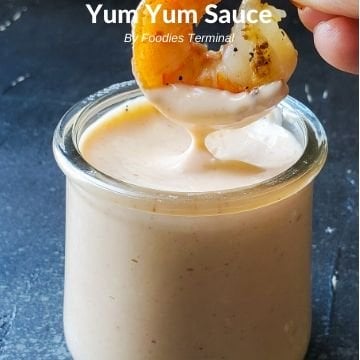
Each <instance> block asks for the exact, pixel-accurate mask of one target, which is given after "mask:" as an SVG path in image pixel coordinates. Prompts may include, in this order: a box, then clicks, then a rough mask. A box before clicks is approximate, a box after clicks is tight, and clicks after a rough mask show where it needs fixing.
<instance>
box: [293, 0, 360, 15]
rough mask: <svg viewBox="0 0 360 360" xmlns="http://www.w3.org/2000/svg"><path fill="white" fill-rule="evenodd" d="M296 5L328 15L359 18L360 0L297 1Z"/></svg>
mask: <svg viewBox="0 0 360 360" xmlns="http://www.w3.org/2000/svg"><path fill="white" fill-rule="evenodd" d="M294 3H295V4H298V5H301V6H304V7H305V6H308V7H310V8H312V9H316V10H319V11H321V12H323V13H326V14H333V15H342V16H346V17H350V18H354V19H357V18H358V17H359V2H358V0H295V1H294Z"/></svg>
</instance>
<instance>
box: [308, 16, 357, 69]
mask: <svg viewBox="0 0 360 360" xmlns="http://www.w3.org/2000/svg"><path fill="white" fill-rule="evenodd" d="M358 31H359V30H358V22H357V21H356V20H352V19H348V18H344V17H336V18H332V19H330V20H327V21H322V22H320V23H318V24H317V25H316V26H315V27H314V29H313V32H314V42H315V47H316V49H317V51H318V52H319V54H320V55H321V56H322V57H323V59H324V60H325V61H327V62H328V63H329V64H330V65H332V66H334V67H336V68H337V69H339V70H342V71H345V72H349V73H352V74H358V73H359V33H358Z"/></svg>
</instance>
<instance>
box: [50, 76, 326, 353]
mask: <svg viewBox="0 0 360 360" xmlns="http://www.w3.org/2000/svg"><path fill="white" fill-rule="evenodd" d="M141 96H142V93H141V92H140V90H138V89H137V86H136V84H135V83H133V82H127V83H122V84H116V85H114V86H112V87H110V88H108V89H104V90H102V91H100V92H99V93H97V94H95V95H93V96H90V97H89V98H87V99H85V100H84V101H82V102H80V103H78V104H77V105H75V106H74V107H73V108H72V109H70V110H69V112H68V113H67V114H65V116H64V117H63V119H62V120H61V122H60V124H59V125H58V127H57V129H56V132H55V136H54V153H55V157H56V160H57V162H58V164H59V166H60V167H61V169H62V170H63V172H64V173H65V175H66V182H67V188H66V189H67V198H66V259H65V262H66V271H65V299H64V325H65V334H66V340H67V344H68V347H69V349H70V351H71V353H72V355H73V357H74V359H75V360H99V359H104V360H119V359H121V360H201V359H211V360H238V359H244V360H300V359H303V357H304V356H305V353H306V349H307V346H308V342H309V337H310V328H311V232H312V225H311V224H312V193H313V180H314V178H315V177H316V175H317V174H318V173H319V172H320V170H321V169H322V167H323V165H324V162H325V159H326V155H327V141H326V136H325V133H324V130H323V128H322V126H321V125H320V123H319V121H318V120H317V118H316V117H315V116H314V114H313V113H311V112H310V111H309V110H308V109H307V108H306V107H305V106H304V105H302V104H301V103H299V102H298V101H296V100H294V99H293V98H290V97H288V98H286V99H285V100H284V101H283V102H282V103H280V104H279V105H278V107H279V108H280V109H281V110H282V113H283V114H284V115H283V116H284V119H283V126H284V127H286V128H287V129H288V130H289V131H291V132H292V133H293V134H294V136H295V137H296V138H297V139H298V140H299V142H300V143H302V144H303V146H304V153H303V155H302V157H301V159H300V160H299V161H297V162H296V164H295V165H293V166H292V167H291V168H289V169H288V170H286V171H284V172H282V173H281V174H279V175H277V176H276V177H274V178H271V179H269V180H267V181H263V182H261V183H259V184H256V185H253V186H247V187H246V188H237V189H231V190H226V191H216V192H204V193H199V192H197V193H186V192H169V191H160V190H153V189H149V188H144V187H139V186H135V185H133V184H130V183H125V182H122V181H119V180H116V179H114V178H112V177H110V176H108V175H105V174H104V173H102V172H100V171H99V170H97V169H95V168H93V167H92V166H91V165H90V164H88V163H87V162H86V161H85V160H84V159H83V157H82V155H81V152H80V151H79V141H80V139H81V136H82V134H83V133H84V131H85V130H86V129H87V128H88V127H89V126H90V125H92V124H93V123H95V122H96V121H97V120H98V119H99V118H100V117H101V116H103V115H104V114H106V113H107V112H109V111H111V110H112V109H113V108H114V107H116V106H118V105H119V104H122V103H125V102H127V101H129V100H131V99H136V98H138V97H141Z"/></svg>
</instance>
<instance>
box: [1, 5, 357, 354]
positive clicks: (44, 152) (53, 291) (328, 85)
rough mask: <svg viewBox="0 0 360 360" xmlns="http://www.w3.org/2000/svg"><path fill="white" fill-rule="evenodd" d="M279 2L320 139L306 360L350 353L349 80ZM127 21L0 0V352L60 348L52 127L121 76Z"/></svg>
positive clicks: (60, 183) (353, 135)
mask: <svg viewBox="0 0 360 360" xmlns="http://www.w3.org/2000/svg"><path fill="white" fill-rule="evenodd" d="M92 3H94V2H92ZM135 3H136V1H134V2H133V1H115V0H114V1H104V4H105V5H108V6H112V7H115V8H125V7H130V6H132V7H135ZM236 3H237V1H230V0H228V1H224V5H225V6H228V7H229V8H235V7H236ZM279 3H280V4H281V3H282V6H285V7H286V8H287V9H288V10H289V17H288V19H287V20H286V24H285V25H284V27H285V28H286V29H287V31H288V32H289V33H290V34H291V37H292V38H293V40H294V42H295V45H296V47H297V48H298V50H299V53H300V57H299V61H300V63H299V66H298V69H297V72H296V74H295V75H294V77H293V78H292V80H291V94H292V95H293V96H294V97H296V98H298V99H299V100H301V101H303V102H304V103H305V104H306V105H308V106H309V107H311V108H312V109H313V110H314V112H315V113H316V114H317V115H318V116H319V118H320V119H321V121H322V123H323V124H324V126H325V128H326V130H327V133H328V137H329V144H330V154H329V159H328V163H327V166H326V168H325V169H324V171H323V172H322V173H321V175H320V176H319V178H318V180H317V182H316V195H315V210H314V245H313V250H314V253H313V254H314V255H313V274H314V276H313V284H314V285H313V315H314V316H313V336H312V341H311V346H310V350H309V355H308V358H307V359H319V360H327V359H335V360H337V359H339V360H353V359H358V233H357V229H358V202H357V198H358V194H357V188H358V185H357V184H358V165H357V164H358V160H357V159H358V113H357V108H358V85H357V84H358V81H357V77H355V76H351V75H347V74H343V73H341V72H339V71H337V70H334V69H332V68H330V67H329V66H327V65H326V64H325V63H324V62H323V61H322V60H321V59H320V58H319V57H318V56H317V54H316V52H315V50H314V48H313V44H312V38H311V34H310V33H308V32H307V31H306V30H304V29H303V28H302V26H301V25H300V24H299V21H298V19H297V16H296V12H295V11H294V10H293V9H291V7H290V6H289V5H288V3H287V1H277V4H279ZM131 4H132V5H131ZM20 15H21V16H20ZM19 16H20V18H19ZM220 30H223V29H220ZM129 31H130V26H129V25H124V26H119V25H104V24H98V25H92V24H91V21H90V15H89V13H88V12H87V10H86V9H85V6H84V3H83V2H81V1H72V0H62V1H60V0H52V1H48V0H1V2H0V359H1V360H22V359H25V360H50V359H51V360H52V359H54V360H68V359H70V356H69V354H68V353H67V351H66V346H65V344H64V339H63V335H62V288H63V270H64V266H63V263H64V178H63V176H62V174H61V172H60V170H58V168H57V166H56V164H55V162H54V160H53V156H52V151H51V141H52V133H53V130H54V128H55V126H56V124H57V122H58V121H59V119H60V117H61V115H62V114H63V113H64V112H65V111H66V109H67V108H68V107H69V106H70V105H72V104H73V103H75V102H77V101H78V100H80V99H81V98H83V97H85V96H86V95H88V94H90V93H93V92H95V91H96V90H98V89H101V88H104V87H106V86H108V85H110V84H112V83H115V82H120V81H123V80H128V79H129V78H130V77H131V72H130V56H131V49H130V47H129V46H126V45H124V43H123V41H122V39H123V35H124V33H125V32H129ZM204 31H205V29H204ZM210 31H211V32H216V31H217V29H216V28H214V26H213V27H212V28H211V29H210ZM329 41H331V39H329ZM327 95H328V96H327ZM335 282H336V284H335ZM334 285H336V286H334ZM104 360H106V359H104ZM169 360H171V359H169ZM187 360H196V359H187ZM234 360H238V359H234ZM244 360H246V359H244Z"/></svg>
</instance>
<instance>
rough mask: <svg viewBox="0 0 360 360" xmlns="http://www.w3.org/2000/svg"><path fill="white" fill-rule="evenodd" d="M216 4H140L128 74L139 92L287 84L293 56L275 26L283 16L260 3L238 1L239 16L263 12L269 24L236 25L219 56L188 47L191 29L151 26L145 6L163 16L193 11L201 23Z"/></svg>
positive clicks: (207, 0) (213, 0) (205, 0)
mask: <svg viewBox="0 0 360 360" xmlns="http://www.w3.org/2000/svg"><path fill="white" fill-rule="evenodd" d="M219 2H220V0H142V1H141V3H140V5H139V7H138V18H137V22H136V23H134V24H133V38H134V43H133V72H134V75H135V77H136V79H137V81H138V83H139V85H140V86H141V87H142V88H143V89H154V88H159V87H163V86H166V85H170V84H185V85H193V86H201V87H209V88H215V89H219V90H226V91H230V92H233V93H240V92H243V91H250V90H252V89H254V88H257V87H259V86H261V85H265V84H268V83H271V82H274V81H283V82H287V81H288V80H289V78H290V76H291V75H292V73H293V72H294V70H295V67H296V63H297V51H296V50H295V49H294V46H293V44H292V42H291V41H290V39H289V38H288V36H287V35H286V34H285V32H284V31H283V30H282V29H280V28H279V26H278V23H279V22H280V21H281V19H282V17H284V16H285V13H284V12H283V11H281V10H278V9H276V8H275V7H273V6H270V5H268V4H267V3H262V2H261V0H243V2H242V4H241V7H240V10H243V11H248V10H250V9H255V10H257V14H259V13H260V12H261V11H263V10H268V11H270V12H271V14H272V19H271V22H270V23H262V22H260V21H258V22H257V23H256V24H250V23H238V24H235V25H234V27H233V29H232V34H233V41H232V42H230V43H228V44H225V45H223V46H222V47H221V48H220V50H219V51H217V52H215V51H210V50H208V48H207V46H206V45H203V44H198V43H193V42H191V41H190V37H189V34H191V33H193V32H194V29H193V25H192V24H187V23H170V24H168V23H165V22H163V21H161V19H159V21H158V22H157V23H156V24H154V23H152V21H151V15H150V13H149V12H148V10H147V7H146V5H150V6H151V7H156V6H158V5H159V4H160V5H162V9H163V10H172V9H177V10H179V9H182V10H190V9H194V10H195V11H196V12H197V14H198V17H197V18H198V19H201V18H202V17H203V16H204V14H205V9H206V6H207V5H209V4H217V3H219ZM144 34H147V35H155V36H156V35H160V36H162V35H166V34H172V35H178V36H182V37H183V39H184V41H183V42H180V41H177V42H149V41H146V40H144V38H143V36H144Z"/></svg>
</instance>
